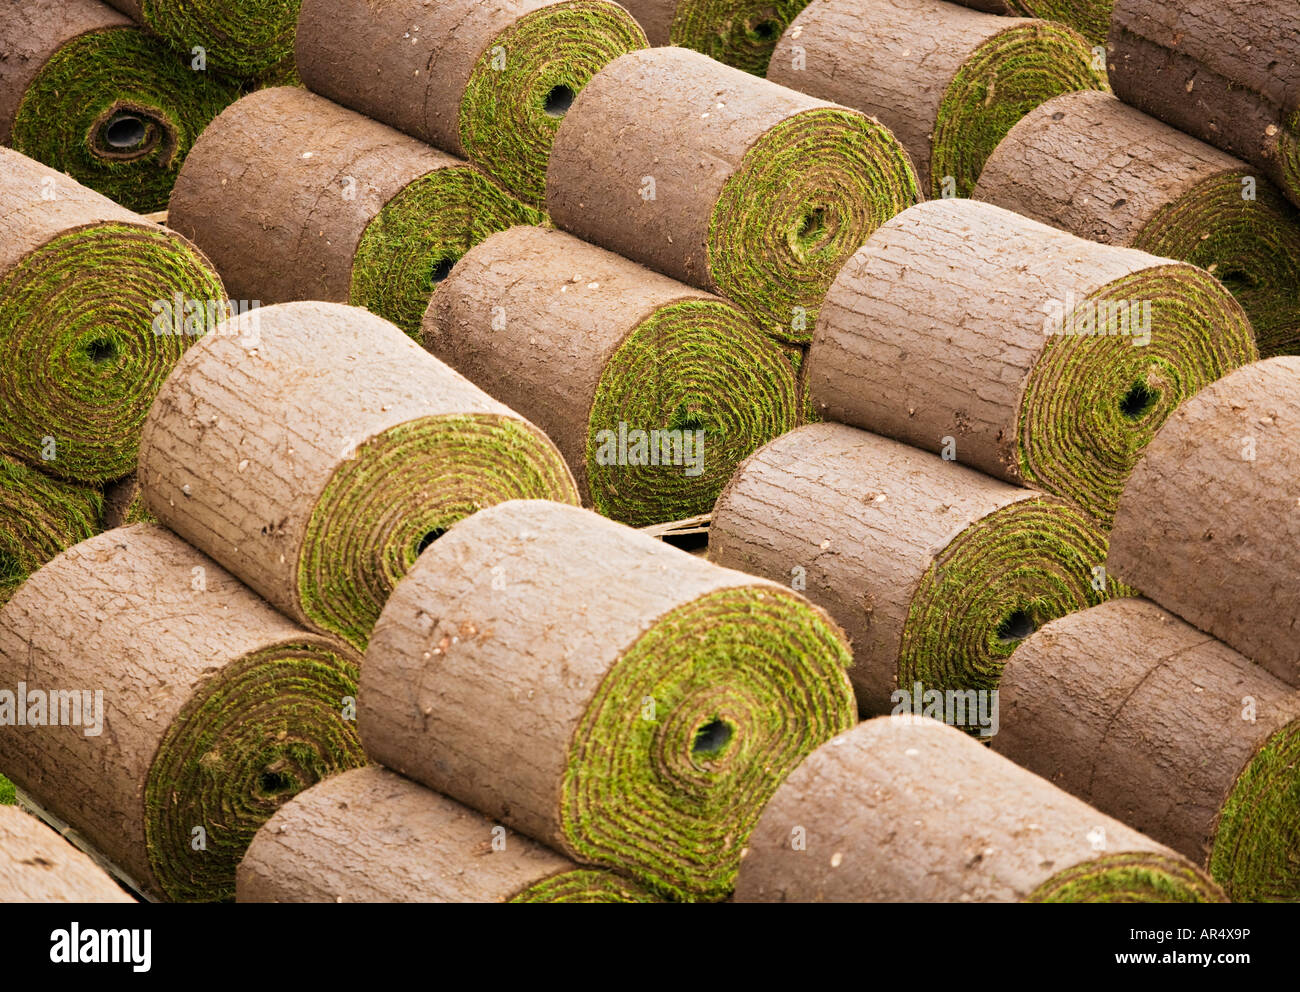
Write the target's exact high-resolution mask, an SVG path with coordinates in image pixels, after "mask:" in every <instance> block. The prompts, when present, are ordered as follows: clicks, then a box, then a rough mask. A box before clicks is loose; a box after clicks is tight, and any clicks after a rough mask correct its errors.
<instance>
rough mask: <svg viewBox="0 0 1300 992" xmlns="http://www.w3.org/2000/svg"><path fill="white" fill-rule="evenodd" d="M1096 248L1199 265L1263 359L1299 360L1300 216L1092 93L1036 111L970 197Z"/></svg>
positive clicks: (1272, 193) (1213, 153) (1200, 150)
mask: <svg viewBox="0 0 1300 992" xmlns="http://www.w3.org/2000/svg"><path fill="white" fill-rule="evenodd" d="M971 195H972V196H973V197H974V198H975V199H977V200H986V201H988V202H989V203H996V204H997V205H998V206H1000V207H1006V208H1007V209H1009V210H1014V211H1016V212H1017V213H1020V214H1023V215H1025V216H1026V217H1032V218H1034V219H1035V220H1040V221H1042V222H1043V223H1045V224H1051V225H1052V226H1053V227H1059V228H1061V229H1062V230H1066V231H1070V232H1071V233H1073V234H1077V235H1079V236H1080V237H1083V238H1089V239H1091V240H1093V241H1100V242H1102V243H1103V244H1110V245H1127V246H1128V247H1130V248H1140V249H1141V250H1143V251H1147V252H1150V253H1151V254H1153V255H1159V256H1161V257H1163V258H1176V259H1180V260H1182V261H1185V262H1190V263H1192V264H1193V265H1198V266H1200V267H1201V268H1203V269H1205V270H1206V271H1208V272H1209V273H1210V274H1211V275H1213V276H1215V277H1216V278H1218V280H1219V281H1220V282H1222V283H1223V284H1224V285H1225V286H1226V287H1227V288H1228V289H1229V290H1230V291H1231V292H1232V294H1233V295H1234V296H1235V297H1236V298H1237V301H1238V302H1239V303H1240V304H1241V305H1242V308H1243V309H1244V310H1245V311H1246V314H1247V316H1249V317H1250V322H1251V326H1253V327H1254V329H1255V337H1256V340H1257V341H1258V344H1259V350H1260V353H1261V354H1262V355H1264V356H1265V357H1270V356H1272V355H1277V354H1281V353H1285V352H1292V353H1294V352H1300V299H1297V294H1296V286H1297V285H1300V210H1297V209H1296V207H1295V206H1293V205H1292V204H1291V203H1290V202H1288V201H1287V200H1286V199H1285V198H1284V197H1283V196H1282V194H1281V193H1280V192H1279V191H1278V189H1277V187H1276V186H1274V185H1273V184H1272V183H1270V182H1269V181H1268V180H1267V179H1263V178H1260V177H1258V174H1257V170H1255V169H1253V168H1252V167H1251V166H1249V165H1247V164H1246V163H1245V162H1242V161H1241V160H1240V159H1235V158H1233V157H1232V156H1230V155H1227V154H1225V153H1223V152H1221V151H1219V150H1218V149H1216V148H1214V147H1212V146H1210V145H1207V144H1205V143H1204V142H1201V141H1198V140H1197V139H1196V138H1192V137H1189V136H1188V135H1185V134H1183V133H1182V132H1181V131H1176V130H1174V129H1173V128H1171V127H1169V126H1168V125H1166V124H1162V123H1160V122H1159V121H1157V120H1156V119H1155V118H1154V117H1148V116H1147V115H1146V114H1144V113H1142V112H1141V111H1140V110H1134V109H1133V108H1132V107H1129V106H1128V105H1127V104H1125V103H1123V102H1122V101H1120V100H1119V99H1118V98H1117V97H1115V96H1112V95H1111V94H1108V93H1099V92H1097V91H1094V90H1082V91H1079V92H1077V93H1067V94H1064V95H1062V96H1058V97H1056V98H1055V99H1053V100H1050V101H1048V102H1047V103H1045V104H1043V105H1042V106H1041V107H1038V108H1036V109H1035V110H1033V111H1031V112H1030V113H1029V115H1028V116H1026V117H1025V118H1024V119H1023V120H1022V121H1020V123H1019V124H1017V125H1016V126H1015V127H1013V128H1012V129H1011V132H1010V133H1009V134H1008V135H1007V137H1006V138H1005V139H1003V141H1002V143H1001V144H1000V145H998V147H997V149H996V150H995V151H994V152H993V154H992V155H991V156H990V157H989V160H988V161H987V162H986V163H985V165H984V172H983V173H982V174H981V175H980V180H979V183H978V184H977V185H976V187H975V191H974V192H973V193H972V194H971Z"/></svg>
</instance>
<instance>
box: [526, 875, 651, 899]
mask: <svg viewBox="0 0 1300 992" xmlns="http://www.w3.org/2000/svg"><path fill="white" fill-rule="evenodd" d="M510 901H511V902H521V903H556V902H578V903H634V902H640V903H652V902H662V901H663V900H662V899H659V898H657V897H656V896H654V895H652V894H651V893H649V892H647V891H646V890H645V889H642V888H641V887H640V886H638V885H637V884H636V883H634V882H632V881H629V880H628V879H626V878H623V877H622V876H621V875H615V874H614V873H613V872H609V871H599V870H595V869H591V868H579V869H577V870H576V871H566V872H561V873H560V874H559V875H552V876H551V877H550V878H548V879H545V880H543V881H541V882H538V883H537V884H536V885H530V886H529V887H528V888H526V889H524V891H523V892H520V893H519V894H518V895H517V896H515V897H514V898H513V899H511V900H510Z"/></svg>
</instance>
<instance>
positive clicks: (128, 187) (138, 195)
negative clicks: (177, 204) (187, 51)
mask: <svg viewBox="0 0 1300 992" xmlns="http://www.w3.org/2000/svg"><path fill="white" fill-rule="evenodd" d="M238 97H239V92H238V90H237V89H236V88H235V87H234V86H232V85H230V84H228V83H225V82H222V81H220V80H219V79H217V78H215V77H213V76H212V75H211V74H210V73H206V72H195V71H194V70H193V69H191V68H190V66H189V59H188V57H186V56H182V55H180V54H177V53H175V52H173V51H172V50H171V49H169V48H168V47H167V46H166V45H164V44H163V43H162V42H161V41H159V40H157V39H155V38H151V37H150V36H149V35H147V34H145V33H144V32H143V31H140V30H137V29H135V28H112V29H109V30H106V31H95V32H92V33H90V34H84V35H82V36H81V37H79V38H74V39H73V40H72V41H70V42H68V43H67V44H66V45H64V46H63V47H62V48H60V49H59V50H58V51H57V52H55V53H54V55H53V56H52V57H51V58H50V60H49V61H48V62H47V63H46V64H45V65H44V67H42V69H41V71H40V72H39V73H37V75H36V78H35V79H34V80H33V81H32V84H31V86H29V87H28V88H27V92H26V93H25V94H24V95H23V99H22V102H21V103H20V104H19V106H18V113H17V115H16V117H15V118H14V127H13V137H12V139H11V143H12V145H13V147H14V148H15V149H16V150H17V151H20V152H22V153H23V154H24V155H27V156H29V157H31V158H34V159H36V160H37V161H40V162H44V163H45V164H46V165H48V166H50V167H52V168H55V169H58V170H59V171H60V172H66V173H68V175H70V176H72V178H73V179H76V180H77V181H78V182H80V183H82V184H83V185H86V186H89V187H90V188H91V189H93V190H97V191H98V192H100V193H102V194H104V195H105V196H107V197H108V198H109V199H111V200H116V201H117V202H118V203H120V204H122V205H123V206H125V207H128V208H130V209H131V210H138V211H140V212H141V213H150V212H152V211H155V210H165V209H166V208H167V198H168V197H169V196H170V195H171V190H172V185H173V184H174V183H175V182H176V175H177V173H178V172H180V168H181V164H182V163H183V162H184V161H185V156H186V155H188V154H189V151H190V147H191V145H193V143H194V141H195V139H196V138H197V137H198V136H199V134H200V133H201V132H202V131H203V129H204V128H205V127H207V126H208V123H209V122H210V121H211V120H212V118H214V117H215V116H216V115H217V114H219V113H220V112H221V111H222V110H223V109H225V107H226V106H228V105H229V104H231V103H233V102H234V101H235V100H236V99H237V98H238ZM123 114H127V115H131V116H132V117H134V119H135V120H138V121H139V122H140V123H141V124H142V125H143V127H142V128H141V134H142V137H141V139H140V140H139V141H138V142H136V143H135V144H133V145H131V146H130V147H127V148H122V149H118V148H115V147H113V146H111V145H109V144H108V143H107V140H106V135H107V133H108V131H109V129H110V128H111V127H112V126H113V123H114V121H116V120H117V119H118V118H119V117H120V116H121V115H123Z"/></svg>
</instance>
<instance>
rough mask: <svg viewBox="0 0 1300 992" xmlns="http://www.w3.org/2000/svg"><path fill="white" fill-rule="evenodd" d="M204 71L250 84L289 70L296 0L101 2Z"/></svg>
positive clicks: (295, 22)
mask: <svg viewBox="0 0 1300 992" xmlns="http://www.w3.org/2000/svg"><path fill="white" fill-rule="evenodd" d="M106 2H107V3H110V4H112V5H113V6H114V7H116V8H117V9H118V10H120V11H122V13H124V14H127V15H129V16H131V17H133V18H134V19H135V20H136V21H138V22H139V23H141V24H143V25H145V26H146V27H148V28H149V29H150V30H151V31H154V32H156V33H157V34H159V35H161V36H162V37H163V38H165V39H166V40H167V41H168V42H169V43H170V44H171V45H173V46H174V47H175V48H177V49H179V50H180V51H182V52H186V53H191V54H192V53H193V52H194V49H195V48H196V47H198V48H202V49H203V52H204V58H205V62H206V65H207V68H208V69H210V70H212V71H213V72H216V73H220V74H223V75H226V76H231V77H234V78H235V79H240V80H246V81H255V80H259V79H261V78H263V77H266V76H268V75H276V74H280V73H283V72H285V71H286V70H287V69H288V68H291V67H292V65H293V36H294V27H295V25H296V24H297V20H298V8H299V4H300V2H301V0H106Z"/></svg>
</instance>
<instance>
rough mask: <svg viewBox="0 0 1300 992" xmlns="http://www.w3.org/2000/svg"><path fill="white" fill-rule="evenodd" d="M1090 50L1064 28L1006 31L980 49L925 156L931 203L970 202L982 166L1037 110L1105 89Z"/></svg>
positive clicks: (943, 109) (951, 94)
mask: <svg viewBox="0 0 1300 992" xmlns="http://www.w3.org/2000/svg"><path fill="white" fill-rule="evenodd" d="M1092 62H1093V56H1092V52H1091V51H1090V50H1089V48H1088V45H1087V43H1086V42H1085V41H1084V40H1083V39H1082V38H1080V37H1079V35H1077V34H1076V33H1075V32H1073V31H1071V30H1070V29H1069V28H1067V27H1065V26H1064V25H1061V24H1050V23H1046V22H1037V23H1034V24H1025V25H1019V26H1017V27H1013V28H1008V29H1007V30H1006V31H1002V32H1000V33H999V34H997V35H995V36H994V37H993V38H990V39H989V40H988V41H986V42H985V43H984V44H983V45H981V46H980V47H979V48H978V49H977V50H976V51H975V52H974V53H973V54H972V55H971V56H970V58H968V59H967V60H966V62H965V63H963V65H962V67H961V69H960V70H959V71H958V73H957V75H956V76H955V77H954V78H953V81H952V82H951V83H950V84H949V85H948V89H947V92H946V93H945V94H944V97H943V102H942V103H941V104H940V105H939V114H938V119H937V120H936V121H935V127H934V138H933V140H932V144H931V149H930V196H931V197H932V198H936V199H937V198H939V197H941V196H943V195H944V179H945V178H946V177H949V176H951V177H952V178H953V180H955V192H956V195H957V196H970V194H971V191H972V190H974V189H975V184H976V183H977V182H978V181H979V177H980V173H981V172H983V171H984V163H985V162H987V161H988V157H989V156H990V155H992V154H993V149H995V148H996V147H997V146H998V145H999V144H1000V143H1001V141H1002V139H1003V138H1005V137H1006V136H1007V133H1008V132H1009V131H1010V130H1011V129H1012V128H1013V127H1015V126H1016V124H1017V123H1019V121H1020V119H1021V118H1022V117H1024V116H1025V115H1026V114H1028V113H1029V112H1030V111H1031V110H1033V109H1034V108H1035V107H1037V106H1039V105H1041V104H1043V103H1045V102H1046V101H1048V100H1050V99H1052V97H1054V96H1059V95H1061V94H1062V93H1069V92H1072V91H1074V90H1086V89H1098V90H1106V89H1109V86H1108V85H1107V83H1106V73H1105V70H1104V69H1102V70H1095V69H1093V68H1092Z"/></svg>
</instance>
